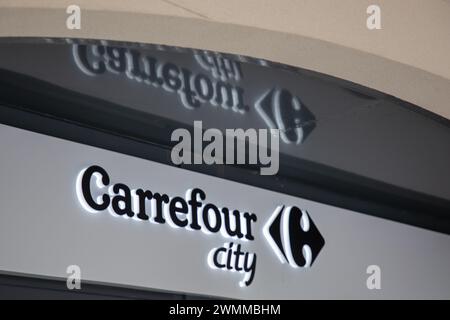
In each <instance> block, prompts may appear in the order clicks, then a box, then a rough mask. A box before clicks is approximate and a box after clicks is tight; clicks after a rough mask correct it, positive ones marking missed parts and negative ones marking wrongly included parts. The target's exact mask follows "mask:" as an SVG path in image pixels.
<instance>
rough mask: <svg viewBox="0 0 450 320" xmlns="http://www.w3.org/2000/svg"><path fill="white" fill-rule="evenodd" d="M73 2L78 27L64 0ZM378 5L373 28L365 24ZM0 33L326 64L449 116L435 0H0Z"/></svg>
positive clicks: (446, 32) (446, 37)
mask: <svg viewBox="0 0 450 320" xmlns="http://www.w3.org/2000/svg"><path fill="white" fill-rule="evenodd" d="M69 4H77V5H79V6H80V7H81V9H82V28H81V30H68V29H66V27H65V19H66V17H67V14H66V12H65V8H66V7H67V6H68V5H69ZM370 4H378V5H380V7H381V18H382V29H381V30H373V31H370V30H368V29H367V28H366V18H367V14H366V8H367V6H368V5H370ZM0 36H52V37H55V36H58V37H81V38H84V37H88V38H105V39H113V40H126V41H139V42H147V43H162V44H169V45H177V46H183V47H195V48H204V49H210V50H216V51H222V52H229V53H238V54H244V55H249V56H253V57H258V58H264V59H268V60H272V61H277V62H282V63H286V64H290V65H295V66H299V67H303V68H307V69H312V70H316V71H319V72H323V73H327V74H330V75H333V76H337V77H339V78H343V79H347V80H350V81H353V82H357V83H360V84H363V85H366V86H368V87H371V88H374V89H377V90H380V91H383V92H387V93H389V94H392V95H394V96H397V97H398V98H401V99H403V100H407V101H409V102H412V103H415V104H418V105H420V106H422V107H424V108H426V109H428V110H430V111H432V112H435V113H437V114H440V115H442V116H444V117H446V118H450V58H449V57H450V2H449V1H446V0H445V1H444V0H377V1H375V0H371V1H369V0H339V1H337V0H277V1H274V0H227V1H223V0H127V1H123V0H101V1H99V0H97V1H89V0H70V1H65V0H60V1H54V0H53V1H51V0H41V1H37V0H21V1H20V0H0Z"/></svg>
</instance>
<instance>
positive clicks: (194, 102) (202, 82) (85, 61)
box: [72, 44, 249, 114]
mask: <svg viewBox="0 0 450 320" xmlns="http://www.w3.org/2000/svg"><path fill="white" fill-rule="evenodd" d="M72 52H73V57H74V60H75V63H76V65H77V66H78V68H79V69H80V70H81V71H83V73H85V74H86V75H89V76H98V75H101V74H105V73H111V74H126V76H127V77H128V78H129V79H131V80H135V81H137V82H139V83H143V84H147V85H152V86H153V87H156V88H159V87H162V88H163V89H164V90H166V91H168V92H173V93H176V94H178V95H179V97H180V99H181V101H182V103H183V105H184V106H185V107H186V108H188V109H196V108H198V107H200V106H202V104H203V103H205V102H208V103H210V104H211V105H213V106H220V107H222V108H224V109H229V110H232V111H234V112H237V113H241V114H242V113H245V112H246V111H248V109H249V107H248V106H247V105H245V104H244V90H243V89H242V88H241V87H240V86H237V85H234V84H230V83H228V82H225V81H222V80H220V79H211V78H210V77H209V76H208V75H206V74H204V73H193V72H192V71H191V70H189V69H188V68H184V67H179V66H177V65H176V64H175V63H172V62H164V61H158V60H157V59H156V58H154V57H152V56H148V55H146V54H144V53H142V52H140V51H138V50H136V49H130V48H126V47H115V46H106V45H100V44H95V45H82V44H75V45H74V46H73V49H72Z"/></svg>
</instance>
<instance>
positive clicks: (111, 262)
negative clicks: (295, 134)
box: [0, 125, 450, 299]
mask: <svg viewBox="0 0 450 320" xmlns="http://www.w3.org/2000/svg"><path fill="white" fill-rule="evenodd" d="M0 144H1V145H2V148H3V150H7V152H2V153H1V154H0V162H1V164H2V165H1V166H0V177H1V181H0V211H1V215H0V270H1V272H3V273H19V274H28V275H31V276H35V277H51V278H61V279H65V277H66V276H67V275H66V270H67V267H68V266H70V265H77V266H79V267H80V270H81V274H82V279H81V281H82V282H83V281H88V282H96V283H106V284H111V285H120V286H127V287H138V288H148V289H156V290H165V291H176V292H188V293H193V294H202V295H211V296H220V297H229V298H253V299H258V298H287V299H306V298H309V299H312V298H342V297H344V296H345V297H347V298H384V299H387V298H420V297H422V298H424V297H426V298H449V297H450V291H449V288H450V282H449V281H450V279H449V277H448V276H447V275H448V270H449V268H450V257H449V255H448V248H449V246H450V237H449V236H448V235H444V234H439V233H436V232H432V231H427V230H423V229H419V228H416V227H411V226H408V225H404V224H400V223H396V222H393V221H388V220H384V219H380V218H375V217H371V216H366V215H364V214H360V213H357V212H352V211H349V210H344V209H339V208H336V207H332V206H328V205H324V204H321V203H317V202H313V201H308V200H305V199H301V198H298V197H293V196H288V195H285V194H281V193H277V192H272V191H268V190H264V189H260V188H255V187H251V186H247V185H244V184H240V183H236V182H232V181H227V180H224V179H220V178H216V177H212V176H207V175H204V174H199V173H196V172H191V171H186V170H183V169H180V168H176V167H172V166H168V165H163V164H158V163H155V162H151V161H148V160H143V159H139V158H134V157H131V156H127V155H123V154H119V153H115V152H111V151H106V150H102V149H98V148H94V147H89V146H86V145H82V144H78V143H74V142H69V141H66V140H62V139H57V138H53V137H49V136H45V135H41V134H36V133H33V132H30V131H25V130H21V129H17V128H13V127H8V126H5V125H1V126H0ZM30 155H32V156H30ZM24 195H26V196H24ZM370 265H377V266H379V267H380V270H381V274H382V288H381V289H380V290H375V291H373V290H369V289H368V287H367V286H366V281H367V276H368V275H367V273H366V270H367V268H368V266H370ZM424 270H427V272H424Z"/></svg>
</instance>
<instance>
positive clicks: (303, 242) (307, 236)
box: [263, 206, 325, 268]
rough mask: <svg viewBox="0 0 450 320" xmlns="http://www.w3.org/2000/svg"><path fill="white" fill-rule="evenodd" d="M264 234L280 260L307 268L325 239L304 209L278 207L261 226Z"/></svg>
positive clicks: (292, 265) (294, 266) (295, 266)
mask: <svg viewBox="0 0 450 320" xmlns="http://www.w3.org/2000/svg"><path fill="white" fill-rule="evenodd" d="M263 234H264V236H265V237H266V239H267V241H268V242H269V244H270V246H271V247H272V249H273V251H274V252H275V253H276V255H277V256H278V258H279V259H280V261H281V263H286V262H287V263H289V265H290V266H291V267H293V268H299V267H301V268H309V267H310V266H312V264H313V263H314V260H315V259H316V257H317V255H318V254H319V252H320V250H321V249H322V248H323V246H324V245H325V240H324V239H323V237H322V235H321V234H320V232H319V230H318V229H317V227H316V225H315V224H314V222H313V221H312V220H311V218H310V217H309V214H308V212H307V211H306V210H301V209H299V208H297V207H295V206H291V207H285V206H279V207H277V209H276V210H275V211H274V213H273V214H272V216H271V217H270V218H269V220H268V221H267V223H266V224H265V226H264V228H263Z"/></svg>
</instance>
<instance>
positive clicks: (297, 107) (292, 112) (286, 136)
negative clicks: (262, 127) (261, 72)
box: [255, 88, 316, 144]
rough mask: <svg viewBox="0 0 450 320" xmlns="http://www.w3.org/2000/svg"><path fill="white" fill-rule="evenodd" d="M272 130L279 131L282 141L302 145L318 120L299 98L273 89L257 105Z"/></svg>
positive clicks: (286, 91) (283, 90) (284, 91)
mask: <svg viewBox="0 0 450 320" xmlns="http://www.w3.org/2000/svg"><path fill="white" fill-rule="evenodd" d="M255 108H256V111H257V112H258V113H259V115H260V116H261V117H262V118H263V120H264V122H265V123H266V125H267V126H268V127H269V128H270V129H279V130H280V138H281V141H283V142H284V143H287V144H291V143H293V144H300V143H302V142H303V141H304V140H305V139H306V137H307V136H308V135H309V134H310V133H311V131H312V130H313V129H314V128H315V126H316V118H315V117H314V115H313V114H312V112H311V111H309V110H308V108H307V107H306V106H305V105H304V104H303V102H302V101H301V100H300V98H299V97H297V96H294V95H292V94H291V93H290V92H289V91H288V90H286V89H275V88H274V89H271V90H269V91H267V92H266V93H265V94H263V95H262V97H261V98H260V99H259V100H258V101H256V103H255Z"/></svg>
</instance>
